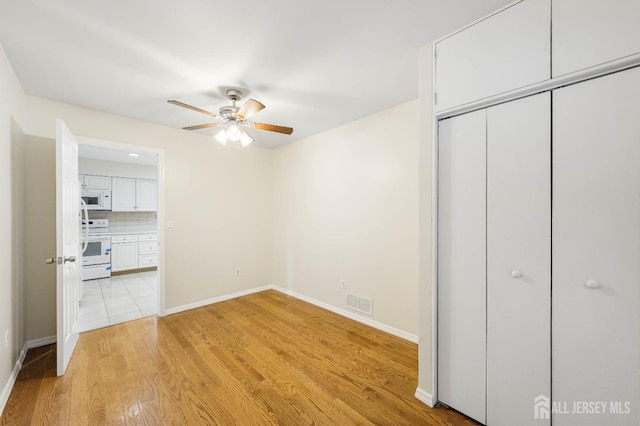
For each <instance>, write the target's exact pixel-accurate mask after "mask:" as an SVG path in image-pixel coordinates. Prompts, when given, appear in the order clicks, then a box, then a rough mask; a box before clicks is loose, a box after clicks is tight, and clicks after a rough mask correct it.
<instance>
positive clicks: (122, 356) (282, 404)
mask: <svg viewBox="0 0 640 426" xmlns="http://www.w3.org/2000/svg"><path fill="white" fill-rule="evenodd" d="M417 356H418V353H417V346H416V345H415V344H412V343H409V342H407V341H404V340H402V339H399V338H396V337H394V336H391V335H388V334H386V333H382V332H380V331H377V330H375V329H372V328H370V327H367V326H364V325H362V324H359V323H357V322H355V321H351V320H349V319H345V318H343V317H341V316H339V315H335V314H333V313H330V312H328V311H325V310H323V309H320V308H317V307H315V306H313V305H310V304H307V303H305V302H301V301H299V300H296V299H293V298H291V297H288V296H285V295H283V294H281V293H278V292H276V291H265V292H262V293H257V294H253V295H249V296H245V297H242V298H238V299H234V300H229V301H226V302H221V303H217V304H214V305H210V306H207V307H203V308H199V309H194V310H191V311H187V312H183V313H179V314H175V315H171V316H168V317H163V318H156V317H150V318H144V319H140V320H137V321H132V322H129V323H125V324H120V325H115V326H112V327H108V328H104V329H101V330H95V331H91V332H87V333H84V334H81V335H80V340H79V342H78V346H77V347H76V350H75V353H74V355H73V358H72V360H71V363H70V365H69V368H68V370H67V373H66V374H65V375H64V376H63V377H60V378H57V377H56V376H55V347H54V346H45V347H42V348H37V349H33V350H30V351H29V353H28V354H27V359H26V360H25V365H24V366H23V369H22V370H21V372H20V375H19V377H18V380H17V382H16V384H15V386H14V389H13V392H12V394H11V396H10V398H9V401H8V403H7V406H6V408H5V410H4V414H3V416H2V418H1V419H0V424H2V425H30V424H34V425H98V424H148V425H160V424H162V425H210V424H211V425H213V424H224V425H228V424H243V425H262V424H283V425H306V424H320V425H351V424H383V425H401V424H407V425H421V424H424V425H431V424H432V425H447V424H449V425H467V424H469V425H470V424H475V423H473V422H472V421H471V420H469V419H467V418H465V417H463V416H462V415H460V414H458V413H456V412H454V411H451V410H448V409H445V408H436V409H430V408H429V407H427V406H426V405H424V404H422V403H421V402H419V401H418V400H416V399H415V398H414V396H413V395H414V392H415V390H416V385H417V364H418V361H417Z"/></svg>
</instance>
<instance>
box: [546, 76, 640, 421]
mask: <svg viewBox="0 0 640 426" xmlns="http://www.w3.org/2000/svg"><path fill="white" fill-rule="evenodd" d="M553 99H554V102H553V126H554V130H553V161H554V165H553V299H552V301H553V305H552V307H553V344H552V348H553V394H552V396H553V399H554V400H555V401H558V402H560V403H563V402H566V404H567V410H568V411H572V410H573V408H574V403H578V404H580V403H581V402H598V403H600V404H604V406H602V405H599V407H602V409H603V411H604V413H605V414H597V413H591V414H561V413H559V414H556V415H554V416H553V419H552V420H553V424H554V426H564V425H580V426H588V425H594V426H595V425H608V426H614V425H634V426H637V425H638V424H640V69H638V68H636V69H632V70H628V71H624V72H619V73H616V74H613V75H610V76H606V77H601V78H598V79H594V80H591V81H588V82H584V83H580V84H576V85H573V86H570V87H566V88H562V89H559V90H556V91H555V92H554V94H553ZM627 402H628V403H629V405H628V406H627V405H626V403H627ZM579 408H581V409H590V407H584V406H582V405H580V406H579ZM626 409H630V412H629V413H628V414H612V410H613V411H623V412H624V411H626Z"/></svg>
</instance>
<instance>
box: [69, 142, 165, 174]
mask: <svg viewBox="0 0 640 426" xmlns="http://www.w3.org/2000/svg"><path fill="white" fill-rule="evenodd" d="M78 142H79V143H82V141H81V140H80V141H78ZM78 172H79V173H85V174H90V175H91V174H93V175H106V176H119V177H127V178H138V179H157V178H158V168H157V167H155V166H145V165H142V164H132V163H121V162H118V161H105V160H97V159H95V158H79V159H78Z"/></svg>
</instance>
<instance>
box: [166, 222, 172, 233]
mask: <svg viewBox="0 0 640 426" xmlns="http://www.w3.org/2000/svg"><path fill="white" fill-rule="evenodd" d="M167 231H173V221H172V220H168V221H167Z"/></svg>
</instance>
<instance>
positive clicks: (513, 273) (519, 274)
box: [511, 269, 522, 278]
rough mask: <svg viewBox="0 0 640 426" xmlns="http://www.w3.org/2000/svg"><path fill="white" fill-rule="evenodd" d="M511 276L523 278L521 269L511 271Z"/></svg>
mask: <svg viewBox="0 0 640 426" xmlns="http://www.w3.org/2000/svg"><path fill="white" fill-rule="evenodd" d="M511 276H512V277H513V278H522V272H520V271H516V270H515V269H514V270H513V271H511Z"/></svg>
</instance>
